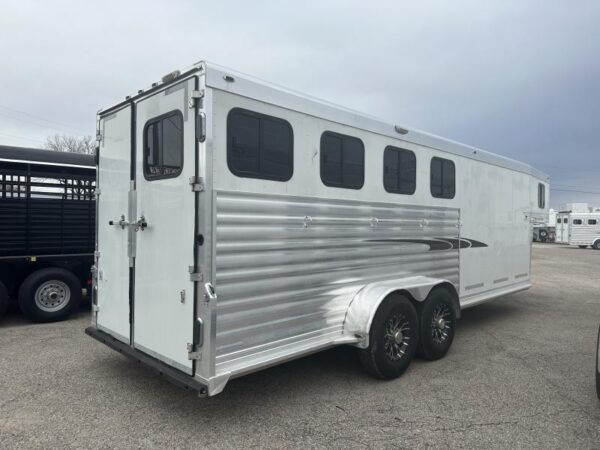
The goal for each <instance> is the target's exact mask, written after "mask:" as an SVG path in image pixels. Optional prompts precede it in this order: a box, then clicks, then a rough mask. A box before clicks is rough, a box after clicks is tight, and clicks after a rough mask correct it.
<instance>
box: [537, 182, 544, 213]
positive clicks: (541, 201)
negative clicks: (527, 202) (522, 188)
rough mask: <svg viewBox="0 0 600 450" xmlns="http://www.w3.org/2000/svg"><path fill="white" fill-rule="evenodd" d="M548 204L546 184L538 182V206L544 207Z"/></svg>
mask: <svg viewBox="0 0 600 450" xmlns="http://www.w3.org/2000/svg"><path fill="white" fill-rule="evenodd" d="M545 206H546V186H544V185H543V184H542V183H539V184H538V207H539V208H542V209H543V208H544V207H545Z"/></svg>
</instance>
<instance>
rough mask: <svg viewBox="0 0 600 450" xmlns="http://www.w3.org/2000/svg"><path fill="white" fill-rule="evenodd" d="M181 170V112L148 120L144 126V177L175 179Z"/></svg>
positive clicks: (149, 178) (172, 112) (148, 178)
mask: <svg viewBox="0 0 600 450" xmlns="http://www.w3.org/2000/svg"><path fill="white" fill-rule="evenodd" d="M182 168H183V115H182V114H181V111H171V112H169V113H167V114H163V115H161V116H158V117H155V118H153V119H150V120H149V121H148V122H146V125H145V126H144V177H145V178H146V179H147V180H155V179H162V178H174V177H177V176H178V175H179V174H180V173H181V170H182Z"/></svg>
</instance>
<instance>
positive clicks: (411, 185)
mask: <svg viewBox="0 0 600 450" xmlns="http://www.w3.org/2000/svg"><path fill="white" fill-rule="evenodd" d="M416 186H417V158H416V157H415V154H414V153H413V152H411V151H410V150H403V149H401V148H396V147H391V146H388V147H386V148H385V150H384V152H383V187H384V188H385V190H386V191H388V192H393V193H395V194H406V195H412V194H414V193H415V189H416Z"/></svg>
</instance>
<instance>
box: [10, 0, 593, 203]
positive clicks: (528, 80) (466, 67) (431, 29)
mask: <svg viewBox="0 0 600 450" xmlns="http://www.w3.org/2000/svg"><path fill="white" fill-rule="evenodd" d="M292 5H293V6H292ZM0 49H1V50H0V57H1V63H0V68H1V70H0V86H2V89H1V91H0V92H2V95H0V144H8V145H21V146H32V147H39V146H42V145H43V142H44V141H45V137H46V136H47V135H49V134H54V133H67V134H95V130H94V127H95V113H96V111H97V110H98V109H100V108H102V107H106V106H109V105H111V104H112V103H114V102H115V101H116V100H120V99H122V98H123V97H125V95H128V94H131V93H134V92H135V91H137V90H138V89H140V88H142V87H146V86H148V85H149V84H150V83H151V82H153V81H156V80H157V79H159V78H160V77H161V76H162V75H164V74H165V73H167V72H170V71H172V70H175V69H178V68H184V67H186V66H189V65H191V64H192V63H194V62H196V61H198V60H203V59H206V60H209V61H212V62H215V63H218V64H221V65H224V66H227V67H230V68H232V69H235V70H238V71H241V72H245V73H248V74H252V75H254V76H257V77H259V78H263V79H266V80H268V81H273V82H275V83H277V84H280V85H284V86H287V87H290V88H292V89H295V90H299V91H302V92H306V93H308V94H311V95H314V96H317V97H321V98H323V99H326V100H329V101H332V102H335V103H338V104H341V105H344V106H347V107H350V108H353V109H357V110H360V111H362V112H365V113H368V114H370V115H374V116H378V117H381V118H383V119H385V120H387V121H390V122H393V123H399V124H402V125H405V126H408V127H414V128H418V129H421V130H424V131H428V132H431V133H434V134H438V135H441V136H444V137H448V138H452V139H455V140H458V141H461V142H464V143H467V144H471V145H474V146H477V147H480V148H483V149H485V150H489V151H493V152H495V153H499V154H502V155H505V156H508V157H511V158H515V159H518V160H521V161H524V162H527V163H530V164H532V165H534V166H535V167H537V168H539V169H541V170H543V171H545V172H546V173H548V174H549V175H550V176H551V177H552V184H553V190H552V192H551V205H552V206H555V207H556V206H558V205H560V204H563V203H565V202H574V201H583V202H589V203H593V204H597V205H600V1H597V0H590V1H583V0H581V1H580V0H572V1H558V0H556V1H552V0H545V1H526V0H520V1H505V0H497V1H494V2H493V1H481V0H476V1H475V0H473V1H471V0H469V1H455V2H449V1H447V0H446V1H423V0H421V1H418V2H415V1H411V2H409V1H398V0H396V1H377V0H371V1H360V2H359V1H348V0H346V1H343V0H338V1H327V0H321V1H314V2H311V1H308V0H305V1H304V2H281V1H279V2H275V1H259V0H253V1H238V0H229V1H220V2H216V1H215V2H206V1H175V0H172V1H168V2H167V1H162V2H158V1H123V0H122V1H107V0H103V1H102V2H92V3H90V2H87V1H81V0H79V1H58V0H54V1H52V2H48V1H38V2H34V1H27V0H19V1H13V2H10V3H9V2H3V3H2V12H1V14H0ZM559 189H560V190H559ZM573 191H584V192H573ZM585 192H587V193H585Z"/></svg>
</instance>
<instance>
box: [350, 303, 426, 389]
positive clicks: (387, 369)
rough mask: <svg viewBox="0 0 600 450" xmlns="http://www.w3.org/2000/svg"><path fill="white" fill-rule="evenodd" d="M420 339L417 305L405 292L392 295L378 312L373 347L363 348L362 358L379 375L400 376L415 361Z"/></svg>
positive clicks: (364, 363) (391, 377) (370, 337)
mask: <svg viewBox="0 0 600 450" xmlns="http://www.w3.org/2000/svg"><path fill="white" fill-rule="evenodd" d="M418 339H419V321H418V318H417V311H416V310H415V307H414V306H413V304H412V303H411V301H410V300H409V299H408V298H406V297H404V296H403V295H391V296H389V297H388V298H386V299H385V300H384V301H383V302H382V303H381V305H379V308H378V309H377V312H376V313H375V317H374V318H373V322H372V324H371V330H370V331H369V347H367V348H366V349H364V350H359V358H360V361H361V363H362V364H363V366H364V367H365V369H366V370H367V372H368V373H369V374H370V375H372V376H374V377H375V378H380V379H382V380H391V379H393V378H397V377H399V376H400V375H402V374H403V373H404V371H405V370H406V369H407V368H408V365H409V364H410V362H411V361H412V359H413V357H414V355H415V352H416V350H417V344H418Z"/></svg>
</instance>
